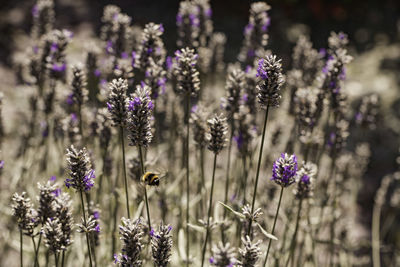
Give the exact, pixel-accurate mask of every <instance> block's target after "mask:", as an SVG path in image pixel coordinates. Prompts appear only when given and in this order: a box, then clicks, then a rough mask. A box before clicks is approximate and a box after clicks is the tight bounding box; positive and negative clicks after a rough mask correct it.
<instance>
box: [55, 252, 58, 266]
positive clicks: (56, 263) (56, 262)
mask: <svg viewBox="0 0 400 267" xmlns="http://www.w3.org/2000/svg"><path fill="white" fill-rule="evenodd" d="M54 265H55V266H56V267H58V257H57V253H54Z"/></svg>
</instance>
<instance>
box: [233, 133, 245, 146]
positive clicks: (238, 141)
mask: <svg viewBox="0 0 400 267" xmlns="http://www.w3.org/2000/svg"><path fill="white" fill-rule="evenodd" d="M233 140H235V142H236V145H237V147H238V149H240V148H241V147H242V145H243V141H244V139H243V134H242V133H239V135H237V136H234V137H233Z"/></svg>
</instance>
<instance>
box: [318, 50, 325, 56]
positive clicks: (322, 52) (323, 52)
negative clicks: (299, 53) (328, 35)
mask: <svg viewBox="0 0 400 267" xmlns="http://www.w3.org/2000/svg"><path fill="white" fill-rule="evenodd" d="M319 54H320V56H321V57H325V56H326V49H325V48H320V49H319Z"/></svg>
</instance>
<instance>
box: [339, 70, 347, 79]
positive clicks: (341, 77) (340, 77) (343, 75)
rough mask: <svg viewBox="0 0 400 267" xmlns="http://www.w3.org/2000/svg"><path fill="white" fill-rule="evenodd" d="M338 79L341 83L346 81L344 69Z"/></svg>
mask: <svg viewBox="0 0 400 267" xmlns="http://www.w3.org/2000/svg"><path fill="white" fill-rule="evenodd" d="M339 79H340V80H342V81H344V80H346V67H343V69H342V71H341V72H340V74H339Z"/></svg>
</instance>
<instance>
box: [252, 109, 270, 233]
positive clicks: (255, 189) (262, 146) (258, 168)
mask: <svg viewBox="0 0 400 267" xmlns="http://www.w3.org/2000/svg"><path fill="white" fill-rule="evenodd" d="M268 110H269V105H267V110H266V111H265V119H264V127H263V133H262V138H261V146H260V154H259V156H258V163H257V173H256V182H255V184H254V192H253V201H252V203H251V214H253V212H254V204H255V202H256V195H257V186H258V177H259V176H260V167H261V159H262V153H263V148H264V139H265V132H266V129H267V120H268ZM251 223H252V221H251V220H250V222H249V228H248V229H247V235H248V236H250V231H251Z"/></svg>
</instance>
